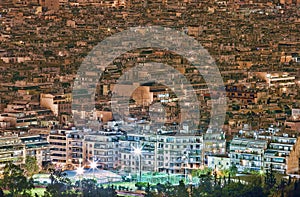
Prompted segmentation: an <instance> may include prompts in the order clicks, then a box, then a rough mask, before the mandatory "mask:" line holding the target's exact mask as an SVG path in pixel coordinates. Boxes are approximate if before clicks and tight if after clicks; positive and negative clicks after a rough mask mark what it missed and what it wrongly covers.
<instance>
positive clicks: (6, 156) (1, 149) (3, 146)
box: [0, 135, 25, 169]
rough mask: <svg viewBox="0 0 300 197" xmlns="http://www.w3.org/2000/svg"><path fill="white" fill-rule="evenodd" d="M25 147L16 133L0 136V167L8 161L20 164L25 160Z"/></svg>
mask: <svg viewBox="0 0 300 197" xmlns="http://www.w3.org/2000/svg"><path fill="white" fill-rule="evenodd" d="M24 149H25V147H24V144H22V142H21V140H20V138H19V137H18V135H11V136H1V138H0V168H1V169H2V168H4V166H5V164H6V163H8V162H14V163H15V164H22V163H24V162H25V160H24V159H25V151H24Z"/></svg>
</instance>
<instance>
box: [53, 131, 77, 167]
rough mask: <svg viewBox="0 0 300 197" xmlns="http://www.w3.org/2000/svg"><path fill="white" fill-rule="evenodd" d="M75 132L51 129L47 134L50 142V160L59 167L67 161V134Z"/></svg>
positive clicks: (63, 165)
mask: <svg viewBox="0 0 300 197" xmlns="http://www.w3.org/2000/svg"><path fill="white" fill-rule="evenodd" d="M72 132H77V131H75V130H52V131H51V132H50V134H49V136H48V142H49V144H50V154H51V155H50V157H51V161H52V162H53V163H54V164H56V165H57V166H59V167H65V165H66V163H67V160H68V159H67V154H68V152H67V151H68V145H67V137H68V134H70V133H72Z"/></svg>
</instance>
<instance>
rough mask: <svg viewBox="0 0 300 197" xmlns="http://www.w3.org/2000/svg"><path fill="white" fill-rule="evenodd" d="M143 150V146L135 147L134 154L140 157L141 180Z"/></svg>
mask: <svg viewBox="0 0 300 197" xmlns="http://www.w3.org/2000/svg"><path fill="white" fill-rule="evenodd" d="M142 150H143V146H141V147H133V154H134V155H136V156H138V157H139V174H140V178H139V182H141V181H142Z"/></svg>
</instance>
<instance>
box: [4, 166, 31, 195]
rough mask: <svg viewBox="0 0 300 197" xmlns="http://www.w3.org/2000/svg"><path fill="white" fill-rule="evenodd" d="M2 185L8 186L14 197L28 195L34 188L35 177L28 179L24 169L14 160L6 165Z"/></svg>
mask: <svg viewBox="0 0 300 197" xmlns="http://www.w3.org/2000/svg"><path fill="white" fill-rule="evenodd" d="M0 185H1V187H2V188H7V189H8V190H9V192H10V194H11V196H13V197H17V196H28V195H30V194H29V191H30V190H31V189H33V188H34V185H33V179H32V178H30V179H27V177H26V176H25V175H24V170H23V169H21V168H20V167H19V166H17V165H15V164H13V163H12V162H10V163H7V164H6V165H5V167H4V172H3V179H2V180H1V184H0Z"/></svg>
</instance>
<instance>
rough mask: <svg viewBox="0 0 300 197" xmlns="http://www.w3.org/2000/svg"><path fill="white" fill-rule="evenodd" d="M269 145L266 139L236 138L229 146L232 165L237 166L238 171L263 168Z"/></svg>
mask: <svg viewBox="0 0 300 197" xmlns="http://www.w3.org/2000/svg"><path fill="white" fill-rule="evenodd" d="M267 146H268V142H267V141H266V140H257V139H254V138H251V139H250V138H239V137H236V138H234V139H233V140H232V141H231V143H230V148H229V149H230V161H231V165H234V166H236V167H237V169H238V171H244V170H250V171H251V170H255V171H259V170H263V167H264V166H263V156H264V152H265V150H266V149H267Z"/></svg>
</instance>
